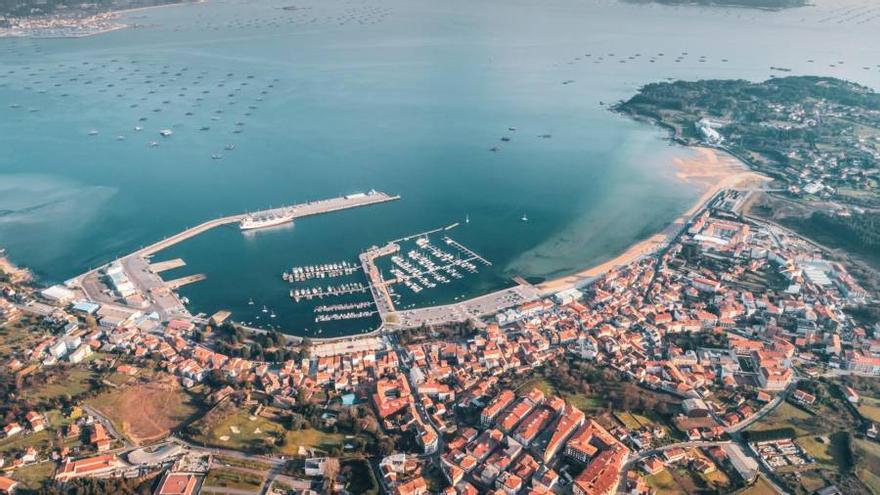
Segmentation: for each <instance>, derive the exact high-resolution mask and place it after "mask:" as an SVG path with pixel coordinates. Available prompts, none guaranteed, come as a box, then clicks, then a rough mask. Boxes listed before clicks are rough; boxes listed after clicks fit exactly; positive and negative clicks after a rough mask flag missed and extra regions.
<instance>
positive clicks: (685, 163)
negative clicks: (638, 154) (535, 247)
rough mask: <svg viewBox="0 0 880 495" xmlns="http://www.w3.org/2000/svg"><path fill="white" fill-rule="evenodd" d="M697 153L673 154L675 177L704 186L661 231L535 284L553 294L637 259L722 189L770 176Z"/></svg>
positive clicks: (705, 151)
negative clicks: (601, 260) (690, 155)
mask: <svg viewBox="0 0 880 495" xmlns="http://www.w3.org/2000/svg"><path fill="white" fill-rule="evenodd" d="M695 149H696V151H697V153H698V154H697V156H696V157H694V158H688V159H685V158H675V159H674V164H675V168H676V173H675V176H676V178H677V179H678V180H680V181H682V182H684V183H688V184H695V185H697V187H700V188H702V189H704V192H703V194H702V195H700V197H699V198H698V199H697V201H695V202H694V204H693V206H691V207H690V208H689V209H688V210H687V211H685V212H684V213H682V215H681V216H680V217H678V218H676V219H675V220H674V221H673V222H672V223H671V224H670V225H669V226H668V227H667V228H665V229H664V230H663V231H662V232H658V233H656V234H654V235H652V236H651V237H649V238H647V239H643V240H641V241H639V242H637V243H635V244H633V245H632V246H630V247H629V248H627V250H626V251H624V252H623V253H621V254H619V255H618V256H616V257H614V258H612V259H610V260H608V261H606V262H604V263H601V264H598V265H595V266H591V267H589V268H586V269H584V270H582V271H579V272H577V273H573V274H571V275H566V276H564V277H559V278H556V279H553V280H548V281H546V282H544V283H541V284H539V285H538V289H540V290H541V292H542V293H544V294H552V293H554V292H558V291H560V290H565V289H568V288H572V287H579V286H581V285H583V284H584V283H586V282H588V281H589V280H591V279H593V278H595V277H598V276H600V275H602V274H603V273H605V272H607V271H609V270H611V269H613V268H615V267H618V266H621V265H626V264H628V263H631V262H633V261H636V260H638V259H639V258H641V257H643V256H645V255H647V254H650V253H652V252H654V251H656V250H657V249H659V248H661V247H663V246H664V245H666V243H667V242H668V241H669V240H670V239H671V238H672V236H674V235H675V233H676V232H677V231H678V227H679V226H681V225H683V224H685V223H686V222H687V221H688V219H690V217H691V216H693V215H694V213H696V212H698V211H699V210H700V209H701V208H702V207H703V206H704V205H705V204H706V202H707V201H709V200H710V199H711V198H712V197H713V196H715V194H717V193H718V192H719V191H721V190H722V189H729V188H740V187H754V186H756V185H759V184H762V183H764V182H766V181H768V180H769V179H768V178H766V177H765V176H763V175H761V174H758V173H756V172H753V171H751V170H750V169H749V168H748V167H747V166H746V165H745V164H744V163H743V162H741V161H740V160H739V159H737V158H735V157H733V156H731V155H729V154H728V153H725V152H723V151H719V150H717V149H714V148H695Z"/></svg>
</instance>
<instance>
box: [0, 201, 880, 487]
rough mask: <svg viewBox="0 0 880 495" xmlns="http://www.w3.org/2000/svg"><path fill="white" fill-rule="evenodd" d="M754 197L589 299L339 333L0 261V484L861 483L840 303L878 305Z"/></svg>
mask: <svg viewBox="0 0 880 495" xmlns="http://www.w3.org/2000/svg"><path fill="white" fill-rule="evenodd" d="M750 194H751V193H750V192H743V191H737V190H724V191H722V192H720V193H719V194H717V195H716V196H715V197H714V198H713V199H712V200H711V201H710V202H709V203H708V204H707V205H706V207H705V208H704V209H702V210H700V211H699V212H697V213H696V214H695V215H694V216H693V217H692V218H691V219H690V220H689V222H688V223H687V224H686V225H683V226H682V227H681V231H680V233H679V235H678V236H677V237H675V239H674V240H673V241H672V242H670V243H669V244H668V245H667V246H665V247H664V248H662V249H661V250H658V251H657V252H655V253H652V254H650V255H647V256H643V257H642V258H640V259H638V260H637V261H635V262H632V263H629V264H626V265H622V266H618V267H615V268H613V269H611V270H609V271H608V272H606V273H605V274H604V275H601V276H599V277H597V278H595V279H594V280H592V281H590V282H589V283H587V284H585V285H583V286H582V287H576V288H575V287H572V288H568V289H565V290H562V291H559V292H556V293H552V294H545V295H543V296H542V297H537V298H535V299H534V300H531V301H528V302H522V303H519V304H517V305H516V306H513V307H510V308H507V309H504V310H502V311H500V312H498V313H496V314H493V315H490V316H486V317H481V318H476V317H470V318H467V319H465V320H463V321H459V322H445V323H443V324H438V325H422V326H419V327H415V326H411V327H410V328H404V329H397V330H396V331H392V330H387V331H386V330H383V331H380V332H378V333H375V334H372V335H367V336H361V337H350V338H341V339H327V340H321V339H302V340H299V341H296V342H288V341H287V340H286V339H285V338H284V336H282V335H281V334H279V333H272V332H268V333H252V332H250V331H247V330H243V329H242V328H240V327H237V326H236V325H233V324H230V323H228V322H225V321H223V319H224V318H223V315H220V316H219V317H218V315H215V316H214V317H212V318H211V319H208V320H203V319H185V318H178V317H174V318H170V319H163V318H162V317H160V316H159V314H158V313H157V312H155V311H152V312H148V313H143V312H137V311H135V312H130V311H123V310H122V309H121V308H120V307H119V306H118V305H116V304H113V303H102V302H97V301H95V300H90V299H87V298H81V297H80V296H81V295H82V293H81V292H76V291H73V290H70V289H69V288H65V287H63V286H54V287H50V288H48V289H42V290H41V289H40V288H38V287H36V286H34V285H32V284H31V283H30V282H29V280H28V273H27V272H25V271H23V270H17V269H15V267H13V266H11V265H9V264H6V265H4V272H3V273H4V275H3V278H2V286H0V287H2V296H3V297H2V298H0V318H2V322H3V327H2V339H3V345H2V347H0V360H2V363H0V364H2V366H3V369H4V373H3V374H2V376H3V380H2V387H3V393H4V394H5V395H6V396H7V400H5V401H4V402H3V404H2V421H3V424H2V426H0V427H2V430H3V438H2V439H0V470H2V477H0V493H12V492H14V491H15V490H17V489H18V490H22V493H27V492H26V490H36V489H39V488H40V487H45V486H71V484H74V485H75V484H77V483H80V484H84V483H104V484H105V485H98V486H103V487H104V488H103V489H104V490H106V492H108V493H110V492H115V491H119V492H123V488H124V489H125V490H140V491H136V492H131V493H156V494H195V493H236V494H244V493H278V494H287V493H297V494H299V493H390V494H395V495H398V494H399V495H418V494H426V493H444V494H450V495H452V494H478V493H493V494H495V493H497V494H507V495H517V494H541V493H560V494H567V493H573V494H576V495H607V494H612V493H618V492H620V493H632V494H650V493H695V492H703V493H705V492H706V491H709V492H716V493H720V492H734V491H737V490H741V491H742V492H743V493H759V492H758V491H757V490H771V491H761V492H760V493H771V492H772V491H773V490H777V491H780V492H783V493H814V492H818V491H820V490H822V492H821V493H870V491H869V490H868V488H866V486H867V484H868V483H870V482H871V480H870V477H866V476H865V470H867V472H869V473H870V470H872V469H875V467H876V466H878V465H880V464H878V463H880V444H878V443H877V441H878V440H880V438H878V436H880V426H878V422H880V413H878V411H880V390H878V387H877V386H876V385H875V384H874V381H872V380H868V379H867V378H866V377H868V378H870V377H876V376H878V375H880V340H877V338H876V336H875V335H876V333H877V332H878V331H880V326H878V324H877V323H876V321H874V322H871V321H870V319H869V318H868V317H866V315H864V314H862V313H860V312H858V311H854V310H853V309H854V308H860V307H862V306H863V305H864V304H865V303H866V302H867V301H870V300H872V298H873V297H874V295H872V294H870V293H869V292H868V291H867V290H866V289H864V288H863V287H862V286H861V285H860V284H859V282H857V281H856V279H855V278H854V277H853V276H851V275H850V274H849V273H848V271H847V270H846V268H845V267H844V266H843V264H841V263H840V262H837V261H835V260H834V259H832V258H831V257H830V253H828V252H826V251H824V250H823V248H821V247H819V246H817V245H815V244H813V243H811V242H810V241H808V240H806V239H804V238H802V237H799V236H797V235H795V234H794V233H792V232H790V231H788V230H786V229H783V228H781V227H779V226H775V225H772V224H769V223H765V222H763V221H761V220H757V219H755V218H751V217H748V216H746V215H743V214H742V213H741V212H740V210H741V206H742V204H743V203H744V202H745V201H747V199H748V196H749V195H750ZM123 272H124V270H123V269H122V268H121V267H117V268H116V269H114V270H111V271H110V272H109V273H107V274H106V275H104V276H105V277H108V278H116V279H117V280H116V284H117V287H119V286H124V283H125V281H124V280H123V281H120V280H119V279H120V278H121V277H125V273H123ZM116 290H119V289H116ZM35 329H36V330H35ZM865 480H867V481H865ZM748 490H755V491H752V492H749V491H748ZM125 493H129V492H125Z"/></svg>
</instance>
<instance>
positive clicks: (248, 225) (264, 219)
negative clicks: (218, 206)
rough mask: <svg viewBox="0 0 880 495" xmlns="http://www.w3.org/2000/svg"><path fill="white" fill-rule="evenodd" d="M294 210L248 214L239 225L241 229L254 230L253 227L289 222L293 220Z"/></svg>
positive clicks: (260, 227)
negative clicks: (255, 214)
mask: <svg viewBox="0 0 880 495" xmlns="http://www.w3.org/2000/svg"><path fill="white" fill-rule="evenodd" d="M293 217H294V215H293V212H292V211H287V212H284V213H277V214H272V215H261V216H252V215H248V216H246V217H244V218H243V219H242V220H241V222H240V223H239V224H238V227H239V228H240V229H241V230H252V229H262V228H265V227H274V226H275V225H281V224H283V223H288V222H292V221H293Z"/></svg>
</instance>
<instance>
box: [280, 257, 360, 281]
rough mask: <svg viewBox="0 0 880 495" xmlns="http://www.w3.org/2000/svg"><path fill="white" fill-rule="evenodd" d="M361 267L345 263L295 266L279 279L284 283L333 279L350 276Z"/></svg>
mask: <svg viewBox="0 0 880 495" xmlns="http://www.w3.org/2000/svg"><path fill="white" fill-rule="evenodd" d="M360 269H361V267H360V266H358V265H355V264H352V263H349V262H347V261H342V262H339V263H328V264H323V265H306V266H295V267H293V268H291V269H290V271H289V272H284V273H282V274H281V279H282V280H284V281H286V282H305V281H306V280H311V279H315V278H335V277H344V276H348V275H352V274H354V273H355V272H357V271H358V270H360Z"/></svg>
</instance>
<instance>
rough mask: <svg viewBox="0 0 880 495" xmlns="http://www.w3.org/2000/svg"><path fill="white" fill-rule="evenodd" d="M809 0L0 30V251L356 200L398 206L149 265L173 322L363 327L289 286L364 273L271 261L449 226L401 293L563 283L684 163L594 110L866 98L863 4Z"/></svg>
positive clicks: (288, 14) (658, 225) (90, 260)
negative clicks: (795, 94)
mask: <svg viewBox="0 0 880 495" xmlns="http://www.w3.org/2000/svg"><path fill="white" fill-rule="evenodd" d="M816 3H817V5H815V6H811V7H806V8H801V9H796V10H789V11H782V12H762V11H757V10H746V9H724V8H700V7H667V6H660V5H654V4H651V5H631V4H625V3H619V2H617V1H613V0H582V1H572V0H565V1H562V0H550V1H545V2H526V1H522V0H507V1H499V0H485V1H479V2H464V1H461V0H448V1H443V2H440V1H428V0H406V1H404V0H369V1H364V0H321V1H315V0H284V1H277V0H266V1H260V2H245V1H234V0H232V1H230V0H227V1H215V0H208V1H207V2H205V3H200V4H190V5H183V6H175V7H167V8H158V9H150V10H143V11H136V12H131V13H128V14H127V15H126V16H125V20H126V22H127V23H129V24H134V25H136V27H135V28H131V29H124V30H119V31H115V32H112V33H108V34H104V35H100V36H94V37H89V38H81V39H46V40H34V39H0V246H2V247H5V248H6V249H7V250H8V252H9V255H10V256H11V258H12V259H13V260H14V261H16V262H18V263H21V264H24V265H26V266H28V267H30V268H31V269H32V270H33V271H34V272H35V273H36V274H37V276H38V277H39V279H40V280H41V281H42V282H44V283H54V282H59V281H63V280H65V279H67V278H69V277H72V276H74V275H76V274H78V273H81V272H83V271H85V270H87V269H89V268H90V267H93V266H97V265H99V264H102V263H105V262H107V261H109V260H111V259H113V258H115V257H117V256H120V255H123V254H125V253H127V252H130V251H132V250H134V249H136V248H138V247H139V246H142V245H145V244H149V243H152V242H154V241H156V240H159V239H161V238H162V237H164V236H167V235H170V234H173V233H175V232H177V231H180V230H182V229H184V228H185V227H187V226H191V225H194V224H196V223H199V222H202V221H205V220H208V219H211V218H214V217H217V216H221V215H225V214H231V213H237V212H242V211H248V210H256V209H260V208H265V207H269V206H278V205H281V204H287V203H293V202H300V201H307V200H313V199H321V198H326V197H332V196H338V195H342V194H348V193H352V192H358V191H367V190H369V189H372V188H375V189H378V190H382V191H386V192H389V193H393V194H400V195H401V196H402V200H401V201H398V202H395V203H390V204H385V205H380V206H374V207H369V208H363V209H359V210H350V211H346V212H342V213H333V214H329V215H324V216H320V217H313V218H308V219H304V220H301V221H298V222H297V223H296V224H295V225H293V226H286V227H281V228H276V229H269V230H266V231H260V232H253V233H250V234H248V235H243V234H242V233H241V232H239V231H238V229H237V228H235V227H229V228H219V229H216V230H213V231H211V232H208V233H206V234H204V235H202V236H199V237H197V238H194V239H192V240H189V241H187V242H184V243H182V244H179V245H177V246H175V247H173V248H170V249H168V250H166V251H163V252H161V253H159V254H158V255H157V256H156V259H157V260H159V259H170V258H177V257H182V258H183V259H184V260H185V261H186V262H187V266H186V267H183V268H180V269H177V270H174V271H172V272H169V273H168V274H167V275H166V277H167V278H172V277H176V276H181V275H186V274H192V273H205V274H206V275H207V277H208V278H207V280H204V281H202V282H198V283H196V284H193V285H190V286H186V287H184V288H183V289H181V291H180V292H181V294H182V295H184V296H187V297H188V298H189V299H190V301H191V303H190V306H191V309H192V311H193V312H194V313H195V312H206V313H209V314H210V313H212V312H214V311H216V310H218V309H229V310H231V311H233V317H232V318H233V319H235V320H241V321H250V322H252V323H254V324H256V325H261V326H268V325H272V326H273V327H277V328H282V329H284V331H287V332H289V333H293V334H309V335H313V334H318V332H321V333H320V334H321V335H322V336H331V335H338V334H344V333H356V332H359V331H363V330H367V329H369V328H371V327H372V326H374V325H375V321H374V320H373V319H370V318H362V319H355V320H348V321H344V322H330V323H322V324H318V323H315V322H314V317H315V315H316V314H315V313H314V311H313V307H314V305H315V304H336V303H340V302H356V301H363V300H365V296H363V295H352V296H347V297H345V298H340V299H331V298H325V299H323V300H321V301H313V302H311V303H307V302H301V303H294V302H293V301H292V300H291V299H290V298H289V297H288V291H289V290H290V289H293V288H298V287H305V286H310V285H311V286H313V285H324V286H326V285H328V284H338V283H349V282H358V281H360V282H363V277H362V275H360V274H357V273H356V274H354V275H352V276H350V277H346V278H343V279H333V280H320V281H318V282H315V283H306V284H289V283H287V282H285V281H283V280H281V273H282V272H283V271H285V270H289V269H290V268H291V267H292V266H295V265H297V266H300V265H310V264H320V263H333V262H341V261H349V262H353V261H356V259H357V254H358V253H359V252H361V251H362V250H364V249H365V248H367V247H369V246H371V245H379V244H384V243H385V242H387V241H388V240H391V239H395V238H399V237H404V236H408V235H412V234H415V233H418V232H422V231H426V230H430V229H433V228H437V227H442V226H445V225H449V224H452V223H454V222H460V223H461V224H460V226H459V227H457V228H455V229H453V230H451V231H449V232H448V235H449V236H450V237H452V238H454V239H455V240H456V241H457V242H459V243H461V244H462V245H464V246H466V247H467V248H469V249H471V250H473V251H474V252H476V253H479V254H480V255H481V256H483V257H485V258H486V259H488V260H489V261H491V263H492V265H491V266H484V265H480V266H479V267H478V268H479V269H478V273H476V274H470V273H468V274H466V275H464V274H463V275H464V277H463V278H462V279H461V280H456V281H455V282H453V283H449V284H442V283H441V284H437V287H435V288H426V289H425V290H423V291H422V292H420V293H419V294H412V293H411V292H409V291H408V290H407V289H405V288H401V289H400V290H398V292H400V295H401V302H400V304H401V306H411V305H424V304H436V303H445V302H452V301H454V300H457V299H459V298H462V297H469V296H473V295H477V294H481V293H484V292H487V291H490V290H493V289H497V288H500V287H504V286H506V285H509V284H511V277H513V276H515V275H521V276H524V277H526V278H529V279H530V280H541V279H546V278H551V277H555V276H559V275H564V274H567V273H571V272H573V271H576V270H578V269H581V268H583V267H586V266H589V265H593V264H596V263H600V262H602V261H605V260H607V259H610V258H612V257H614V256H615V255H617V254H619V253H620V252H622V251H624V250H625V249H626V247H627V246H629V245H630V244H632V243H633V242H634V241H637V240H640V239H643V238H646V237H648V236H649V235H650V234H652V233H654V232H656V231H659V230H661V229H662V228H663V227H664V226H665V225H666V224H668V223H669V222H670V221H671V220H672V219H674V218H675V217H676V216H677V215H679V214H681V213H682V212H683V211H684V210H686V209H687V208H688V207H689V206H690V205H691V204H692V203H693V202H694V201H695V199H696V198H697V197H699V195H700V193H701V192H700V191H699V190H698V189H696V188H695V187H694V186H692V185H688V184H683V183H680V182H679V181H677V179H676V177H675V169H674V166H673V159H674V158H675V157H681V156H688V155H689V154H690V153H691V152H690V151H688V150H685V149H682V148H680V147H676V146H673V145H671V144H669V143H668V141H667V140H666V139H665V134H664V133H663V132H662V131H661V130H659V129H657V128H654V127H651V126H649V125H645V124H641V123H637V122H633V121H630V120H628V119H626V118H623V117H621V116H618V115H615V114H613V113H611V112H610V111H608V109H607V108H608V105H609V104H611V103H613V102H615V101H618V100H621V99H625V98H628V97H629V96H631V95H632V94H633V93H634V92H635V91H636V90H637V89H638V87H639V86H641V85H643V84H645V83H648V82H652V81H660V80H664V79H666V78H673V79H678V78H684V79H699V78H746V79H752V80H763V79H766V78H768V77H771V76H773V75H776V76H780V75H785V74H820V75H831V76H837V77H843V78H847V79H851V80H854V81H856V82H860V83H862V84H866V85H869V86H871V87H874V88H878V87H880V6H878V5H876V2H872V1H867V0H861V1H846V0H844V1H831V0H824V1H823V0H820V1H818V2H816ZM771 67H783V68H786V69H790V72H781V71H778V70H773V69H771ZM138 129H139V130H138ZM162 129H170V130H172V131H173V135H171V136H169V137H162V136H160V134H159V131H160V130H162ZM513 129H515V130H513ZM503 137H507V138H509V141H502V140H501V139H502V138H503ZM492 148H496V151H492ZM523 215H526V216H527V217H528V221H527V222H523V221H522V219H521V217H522V216H523ZM466 218H467V219H469V222H468V223H465V222H464V221H465V219H466ZM431 241H432V242H433V243H434V244H435V245H436V246H438V247H443V248H444V249H446V248H448V245H446V244H444V243H443V242H442V239H441V238H440V237H437V236H434V237H432V238H431ZM409 249H410V248H407V249H405V252H404V257H406V251H408V250H409ZM453 254H454V253H453ZM250 300H253V302H254V304H253V305H250V304H249V301H250ZM263 306H266V308H267V312H265V313H263V312H262V311H261V310H262V307H263ZM273 313H274V314H275V318H272V317H271V314H273Z"/></svg>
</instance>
